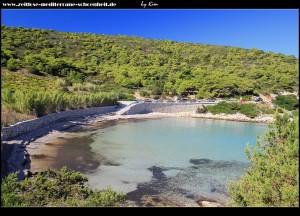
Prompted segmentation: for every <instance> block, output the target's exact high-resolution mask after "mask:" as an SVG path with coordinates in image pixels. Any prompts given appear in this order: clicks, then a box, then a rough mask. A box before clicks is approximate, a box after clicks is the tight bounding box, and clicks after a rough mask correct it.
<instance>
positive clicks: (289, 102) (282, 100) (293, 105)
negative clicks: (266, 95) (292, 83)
mask: <svg viewBox="0 0 300 216" xmlns="http://www.w3.org/2000/svg"><path fill="white" fill-rule="evenodd" d="M274 104H276V105H278V106H279V107H281V108H283V109H286V110H289V111H291V110H294V109H297V108H298V107H299V100H298V99H297V97H296V95H279V96H277V97H276V98H275V100H274Z"/></svg>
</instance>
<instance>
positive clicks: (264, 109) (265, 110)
mask: <svg viewBox="0 0 300 216" xmlns="http://www.w3.org/2000/svg"><path fill="white" fill-rule="evenodd" d="M260 111H261V112H262V114H268V115H271V114H274V113H275V109H271V108H268V107H261V108H260Z"/></svg>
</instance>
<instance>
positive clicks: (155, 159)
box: [80, 118, 267, 202]
mask: <svg viewBox="0 0 300 216" xmlns="http://www.w3.org/2000/svg"><path fill="white" fill-rule="evenodd" d="M266 128H267V126H266V125H264V124H255V123H243V122H230V121H217V120H209V119H197V118H164V119H150V120H141V121H127V122H122V123H118V124H116V125H113V126H110V127H106V128H100V129H96V130H94V131H92V132H91V131H90V132H87V131H85V132H80V133H81V136H89V137H91V138H92V139H93V142H92V143H91V144H90V147H91V150H92V151H93V152H94V153H95V159H96V160H97V159H98V160H99V162H100V165H99V166H98V168H96V169H93V170H90V171H89V172H87V173H86V175H87V176H88V177H89V184H90V186H91V187H94V188H104V187H106V186H111V187H112V188H113V189H115V190H118V191H123V192H125V193H128V196H129V198H130V199H133V200H135V199H140V198H141V197H142V196H143V195H153V194H156V195H157V194H158V195H167V196H169V197H173V198H174V199H181V200H182V199H191V200H192V199H197V197H205V199H212V200H216V201H219V202H227V201H228V200H229V198H228V195H227V191H226V185H227V183H228V181H229V180H234V179H237V178H239V177H240V176H242V175H243V174H244V169H245V168H247V167H248V166H249V162H248V161H247V158H246V155H245V147H246V143H249V144H250V145H255V143H256V136H257V135H261V134H262V133H263V132H264V131H265V130H266Z"/></svg>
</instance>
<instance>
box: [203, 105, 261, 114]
mask: <svg viewBox="0 0 300 216" xmlns="http://www.w3.org/2000/svg"><path fill="white" fill-rule="evenodd" d="M208 111H209V112H211V113H212V114H214V115H215V114H220V113H225V114H235V113H241V114H244V115H246V116H247V117H249V118H255V117H257V116H258V114H259V111H258V108H257V107H256V106H255V105H254V104H238V103H235V102H234V103H227V102H221V103H218V104H216V105H214V106H209V107H208Z"/></svg>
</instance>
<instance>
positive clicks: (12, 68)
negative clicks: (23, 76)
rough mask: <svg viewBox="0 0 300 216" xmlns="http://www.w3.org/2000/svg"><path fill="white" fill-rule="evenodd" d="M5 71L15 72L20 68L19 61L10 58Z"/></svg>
mask: <svg viewBox="0 0 300 216" xmlns="http://www.w3.org/2000/svg"><path fill="white" fill-rule="evenodd" d="M6 66H7V69H8V70H10V71H16V70H18V69H19V68H20V67H21V63H20V59H14V58H10V59H9V60H8V61H7V62H6Z"/></svg>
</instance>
